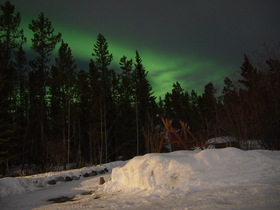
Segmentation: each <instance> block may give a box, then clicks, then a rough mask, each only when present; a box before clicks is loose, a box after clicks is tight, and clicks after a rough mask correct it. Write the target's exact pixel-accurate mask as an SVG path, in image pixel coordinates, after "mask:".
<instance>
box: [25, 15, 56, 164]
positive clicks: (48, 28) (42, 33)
mask: <svg viewBox="0 0 280 210" xmlns="http://www.w3.org/2000/svg"><path fill="white" fill-rule="evenodd" d="M29 29H30V30H31V31H32V32H33V33H34V34H33V38H32V39H31V40H32V47H31V50H32V51H33V52H34V53H35V55H36V57H35V59H34V60H32V61H31V62H30V66H31V69H32V71H31V72H30V74H29V82H30V87H29V91H30V106H31V109H30V111H31V112H32V113H31V114H30V117H31V118H32V119H30V121H31V122H32V123H33V126H32V130H30V132H29V134H30V135H31V136H30V137H31V138H32V139H33V141H38V139H40V142H36V143H34V144H33V145H35V148H33V149H34V151H33V152H35V154H37V155H35V157H36V158H37V161H38V160H39V157H41V156H42V155H43V157H42V158H40V159H41V160H43V161H41V164H43V165H45V162H44V161H46V159H45V157H46V151H45V150H44V148H45V145H46V125H47V101H46V99H47V98H46V97H47V89H46V82H47V79H48V76H49V65H50V56H51V53H52V51H53V50H54V49H55V46H56V44H57V43H58V42H59V41H60V39H61V34H60V33H58V34H55V33H54V28H53V27H52V23H51V21H50V20H49V19H48V18H46V17H45V15H44V14H43V13H40V14H39V16H38V19H37V20H32V22H31V24H29ZM38 125H39V126H38Z"/></svg>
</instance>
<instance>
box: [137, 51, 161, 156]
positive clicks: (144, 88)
mask: <svg viewBox="0 0 280 210" xmlns="http://www.w3.org/2000/svg"><path fill="white" fill-rule="evenodd" d="M134 66H135V67H134V70H133V83H134V89H135V93H134V104H135V116H136V117H135V118H136V119H135V122H136V136H137V137H136V139H137V141H136V144H137V146H136V154H137V155H139V154H140V153H142V154H143V153H145V151H144V142H143V141H141V142H140V138H141V139H143V135H141V136H140V130H141V128H144V127H145V125H146V124H147V123H148V122H149V118H150V116H155V114H156V113H155V110H156V108H155V107H156V103H155V97H154V96H153V92H152V87H151V85H150V83H149V81H148V79H147V74H148V72H147V71H146V70H145V68H144V66H143V64H142V59H141V57H140V55H139V53H138V51H136V56H135V64H134Z"/></svg>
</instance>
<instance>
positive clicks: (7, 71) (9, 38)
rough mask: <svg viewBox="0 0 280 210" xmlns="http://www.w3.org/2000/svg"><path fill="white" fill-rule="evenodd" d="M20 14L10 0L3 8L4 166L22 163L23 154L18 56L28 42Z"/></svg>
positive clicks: (0, 102)
mask: <svg viewBox="0 0 280 210" xmlns="http://www.w3.org/2000/svg"><path fill="white" fill-rule="evenodd" d="M20 22H21V19H20V14H19V13H15V7H14V5H12V4H11V3H10V2H9V1H6V2H5V3H3V4H2V5H1V15H0V83H1V84H0V147H1V149H0V165H1V168H2V164H4V163H5V164H6V165H7V169H8V166H9V164H10V163H11V162H12V161H13V162H14V163H16V162H15V161H18V158H19V156H20V154H21V150H20V149H21V145H22V144H21V142H20V139H21V138H22V136H21V133H22V129H21V127H20V126H19V124H18V123H17V122H16V121H15V115H14V113H15V111H16V92H15V87H16V69H15V66H14V65H13V62H14V55H15V52H16V51H17V49H18V48H19V46H20V45H21V44H23V43H24V42H25V37H24V35H23V30H20V29H19V27H20Z"/></svg>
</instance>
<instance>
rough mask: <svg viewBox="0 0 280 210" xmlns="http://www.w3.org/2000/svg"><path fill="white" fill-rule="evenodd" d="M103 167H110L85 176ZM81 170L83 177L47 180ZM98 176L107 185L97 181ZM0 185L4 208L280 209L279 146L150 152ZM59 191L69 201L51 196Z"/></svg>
mask: <svg viewBox="0 0 280 210" xmlns="http://www.w3.org/2000/svg"><path fill="white" fill-rule="evenodd" d="M104 168H107V169H109V172H108V173H106V174H100V175H96V176H92V177H87V178H84V177H83V174H85V173H86V172H87V173H90V172H92V171H93V170H94V171H99V170H102V169H104ZM112 169H113V170H112ZM111 171H112V173H111ZM80 175H81V178H80V179H79V180H73V181H71V182H59V181H58V182H57V184H55V185H49V184H48V182H49V181H50V180H55V179H57V177H61V176H62V177H65V176H68V177H79V176H80ZM100 176H103V177H104V178H105V180H106V183H105V184H104V185H99V179H100ZM0 189H1V190H0V192H1V195H0V197H1V198H0V209H1V210H4V209H280V199H279V198H280V152H279V151H266V150H251V151H242V150H239V149H236V148H225V149H207V150H203V151H200V150H196V151H178V152H172V153H164V154H147V155H144V156H138V157H135V158H133V159H132V160H130V161H128V162H127V163H126V162H121V161H119V162H112V163H108V164H105V165H103V166H98V167H91V168H83V169H80V170H72V171H67V172H61V173H58V172H56V173H47V174H41V175H35V176H30V177H22V178H4V179H1V180H0ZM61 197H64V199H66V200H67V199H68V200H69V201H67V202H63V203H53V202H51V201H48V200H50V199H54V198H61ZM61 200H63V199H60V201H61Z"/></svg>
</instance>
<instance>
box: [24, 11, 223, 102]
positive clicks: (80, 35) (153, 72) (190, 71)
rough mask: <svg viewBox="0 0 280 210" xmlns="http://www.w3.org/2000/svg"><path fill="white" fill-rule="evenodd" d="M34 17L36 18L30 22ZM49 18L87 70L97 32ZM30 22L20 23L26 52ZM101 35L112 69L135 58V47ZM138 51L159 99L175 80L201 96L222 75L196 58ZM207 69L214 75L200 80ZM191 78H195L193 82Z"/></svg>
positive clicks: (215, 65)
mask: <svg viewBox="0 0 280 210" xmlns="http://www.w3.org/2000/svg"><path fill="white" fill-rule="evenodd" d="M36 18H37V17H35V18H33V19H36ZM22 19H23V18H22ZM49 19H50V20H51V21H52V22H53V26H54V28H55V32H56V33H57V32H60V33H62V39H63V40H64V41H65V42H66V43H68V44H69V46H70V48H71V50H72V53H73V57H74V59H76V61H80V63H83V64H84V65H83V66H78V67H79V68H85V69H84V70H87V64H88V63H89V60H90V59H91V57H92V56H91V54H92V52H93V45H94V44H95V42H96V38H97V34H98V33H99V32H96V33H92V32H87V31H86V30H84V31H81V30H80V29H75V27H72V28H70V27H69V26H64V25H63V24H59V23H56V22H55V21H53V20H52V19H51V18H49ZM23 20H25V19H23ZM30 22H31V18H30V19H29V21H23V23H22V27H23V28H24V33H25V36H26V37H27V43H26V49H27V50H29V49H30V47H31V38H32V36H33V34H32V31H31V30H29V29H28V24H29V23H30ZM103 35H104V34H103ZM104 36H105V37H106V39H107V41H108V45H109V51H110V53H112V54H113V62H112V66H113V67H112V68H114V69H116V70H119V68H118V66H119V61H120V58H121V57H122V56H124V55H125V56H127V57H128V58H129V59H130V58H132V59H134V58H135V51H136V50H138V48H135V45H134V44H132V43H121V42H118V41H115V40H114V39H113V37H112V38H111V39H110V36H106V35H104ZM108 37H109V38H108ZM58 46H60V44H58ZM138 51H139V53H140V56H141V58H142V61H143V65H144V67H145V69H146V70H147V71H148V72H149V73H148V79H149V81H150V83H151V85H152V87H153V91H154V92H155V96H162V97H163V96H164V95H165V93H167V92H168V91H170V90H171V89H172V84H173V83H175V82H176V81H178V82H180V84H181V85H182V87H184V88H185V90H188V91H191V90H192V89H194V90H196V91H198V92H199V93H201V91H203V88H204V87H203V85H204V84H206V83H207V82H210V81H213V82H217V81H218V80H219V79H222V78H223V77H224V76H225V74H224V69H223V68H222V67H221V66H219V64H218V63H216V62H215V61H210V60H208V61H205V60H203V61H202V60H201V59H200V58H199V57H194V56H191V55H183V56H180V57H178V56H177V55H172V54H171V55H170V54H168V53H166V52H156V50H153V49H150V48H149V47H141V50H138ZM186 64H187V65H186ZM207 68H208V69H209V68H211V69H215V70H216V71H217V74H214V75H212V76H211V77H207V78H204V77H203V74H204V73H203V70H204V69H207ZM186 75H190V78H191V79H189V80H188V78H186ZM194 75H197V76H194ZM193 77H195V80H194V78H193Z"/></svg>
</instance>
